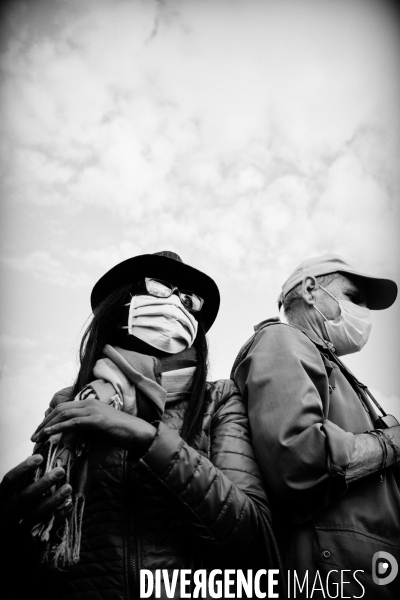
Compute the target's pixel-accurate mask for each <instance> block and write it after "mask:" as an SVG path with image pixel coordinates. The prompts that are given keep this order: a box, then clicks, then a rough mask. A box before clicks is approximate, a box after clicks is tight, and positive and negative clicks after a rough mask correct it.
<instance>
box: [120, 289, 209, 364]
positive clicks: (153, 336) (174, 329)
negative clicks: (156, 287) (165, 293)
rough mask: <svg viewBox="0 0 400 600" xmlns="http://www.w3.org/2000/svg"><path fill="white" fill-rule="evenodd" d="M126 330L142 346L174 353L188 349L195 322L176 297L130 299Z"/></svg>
mask: <svg viewBox="0 0 400 600" xmlns="http://www.w3.org/2000/svg"><path fill="white" fill-rule="evenodd" d="M126 306H129V316H128V325H125V326H124V327H123V329H128V333H129V334H130V335H134V336H135V337H137V338H139V339H140V340H142V341H143V342H146V344H149V345H150V346H153V348H157V349H158V350H161V351H163V352H168V353H170V354H177V353H178V352H182V350H185V349H186V348H189V347H190V346H192V344H193V342H194V340H195V338H196V335H197V326H198V323H197V321H196V319H195V318H194V316H193V315H192V314H191V313H190V312H189V311H188V310H187V309H186V308H185V307H184V306H183V304H182V302H181V301H180V299H179V297H178V296H177V295H176V294H172V296H170V297H169V298H156V297H155V296H148V295H139V296H132V299H131V301H130V303H129V304H127V305H126Z"/></svg>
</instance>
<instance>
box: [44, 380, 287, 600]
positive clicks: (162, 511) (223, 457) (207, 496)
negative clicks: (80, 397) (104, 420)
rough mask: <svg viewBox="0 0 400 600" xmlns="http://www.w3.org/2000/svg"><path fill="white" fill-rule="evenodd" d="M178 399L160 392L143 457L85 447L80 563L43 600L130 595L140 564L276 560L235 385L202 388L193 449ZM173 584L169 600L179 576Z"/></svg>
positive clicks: (111, 599) (116, 599) (60, 397)
mask: <svg viewBox="0 0 400 600" xmlns="http://www.w3.org/2000/svg"><path fill="white" fill-rule="evenodd" d="M66 396H68V397H69V396H70V388H67V389H65V390H62V391H61V392H59V393H58V394H56V396H55V397H54V398H53V401H52V404H53V406H54V405H55V404H58V403H59V402H63V401H65V400H66ZM187 396H188V394H187V393H183V392H180V393H175V394H172V395H171V394H169V397H168V401H167V404H166V410H165V413H164V415H163V418H162V422H161V423H160V424H159V426H158V434H157V436H156V438H155V440H154V442H153V443H152V445H151V446H150V448H149V450H148V451H147V453H146V454H145V455H144V456H142V457H140V458H138V457H134V456H131V455H130V454H129V453H127V452H126V451H125V450H123V449H121V448H117V447H113V446H106V445H104V444H102V445H100V444H99V445H92V446H91V450H90V465H89V470H90V471H89V481H90V487H89V491H88V494H87V499H86V506H85V512H84V519H83V529H82V545H81V559H80V561H79V563H78V564H77V565H75V566H74V567H72V568H71V569H69V570H68V572H67V573H62V574H60V575H57V588H58V592H57V593H56V594H55V595H54V594H53V595H51V597H52V598H53V597H55V598H60V599H62V600H73V599H74V600H75V599H76V600H77V599H79V600H128V599H133V598H139V588H138V582H139V571H140V569H150V570H152V571H154V570H155V569H169V570H172V569H192V571H193V570H196V569H201V568H204V569H212V568H219V569H224V568H227V567H229V568H233V569H243V570H245V569H247V568H252V569H259V568H265V569H267V568H272V567H277V566H278V563H277V558H276V553H275V550H274V541H273V538H271V536H270V535H269V534H268V529H269V523H270V520H269V508H268V503H267V499H266V495H265V492H264V488H263V484H262V481H261V477H260V473H259V470H258V466H257V464H256V462H255V458H254V454H253V450H252V447H251V443H250V432H249V425H248V419H247V414H246V410H245V407H244V405H243V403H242V400H241V397H240V395H239V393H238V391H237V389H236V387H235V385H234V384H233V382H232V381H229V380H228V381H223V380H221V381H217V382H215V383H211V384H208V388H207V400H208V401H207V404H206V409H205V412H204V416H203V424H202V431H201V434H200V435H198V436H197V439H196V443H195V444H194V446H195V447H194V448H192V447H190V446H188V445H187V444H186V443H185V442H184V441H183V440H182V438H181V437H180V435H179V431H180V429H181V427H182V421H183V416H184V414H185V410H186V406H187ZM176 589H177V595H176V597H179V582H178V586H177V588H176ZM162 594H164V595H163V596H162V597H165V590H162Z"/></svg>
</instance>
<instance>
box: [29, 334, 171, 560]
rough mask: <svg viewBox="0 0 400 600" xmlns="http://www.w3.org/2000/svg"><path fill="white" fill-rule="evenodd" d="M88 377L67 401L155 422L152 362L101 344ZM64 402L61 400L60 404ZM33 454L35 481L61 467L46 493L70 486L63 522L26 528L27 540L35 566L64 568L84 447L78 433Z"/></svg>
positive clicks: (79, 501)
mask: <svg viewBox="0 0 400 600" xmlns="http://www.w3.org/2000/svg"><path fill="white" fill-rule="evenodd" d="M93 374H94V376H95V378H96V379H95V380H94V381H92V382H91V383H90V384H88V385H87V386H85V387H84V388H83V389H82V390H81V391H80V392H79V394H77V396H76V397H75V398H74V400H73V401H75V402H80V401H82V400H87V399H89V398H93V399H96V400H99V401H100V402H105V403H106V404H109V405H111V406H113V407H114V408H115V409H116V410H122V411H124V412H126V413H128V414H131V415H137V416H139V417H140V418H142V419H144V420H146V421H148V422H152V421H155V420H159V419H160V418H161V416H162V414H163V412H164V407H165V402H166V398H167V392H166V390H165V389H163V388H162V387H161V370H160V363H159V361H158V360H157V359H156V358H154V357H152V356H146V355H143V354H139V353H137V352H133V351H131V350H124V349H122V348H118V347H113V346H110V345H108V344H107V345H106V346H105V347H104V349H103V351H102V357H101V358H100V359H99V360H98V361H97V362H96V364H95V367H94V369H93ZM64 400H65V397H62V398H61V400H60V401H64ZM38 453H39V454H42V455H43V456H44V458H45V460H44V461H43V463H42V464H41V465H40V466H39V467H38V469H37V471H36V474H35V480H38V479H39V478H40V477H43V475H45V474H46V473H48V472H49V471H50V470H51V469H54V468H55V467H63V469H65V473H66V475H65V479H64V480H62V481H61V482H60V483H57V484H55V485H54V486H53V488H52V490H51V493H54V492H55V491H56V490H57V489H58V488H60V487H61V486H62V485H64V484H65V483H69V484H70V485H71V486H72V511H71V512H70V515H69V516H68V517H67V518H65V519H64V521H63V523H62V524H61V525H59V526H57V527H56V525H57V523H56V520H55V517H54V515H53V516H52V517H51V519H49V520H48V521H46V522H42V523H39V524H37V525H35V527H33V529H32V536H33V537H35V538H37V539H38V540H40V542H41V543H40V547H41V550H40V553H41V561H42V562H43V563H45V564H46V565H47V566H49V567H50V568H54V569H66V568H67V567H69V566H71V565H73V564H76V563H77V562H78V561H79V555H80V543H81V530H82V518H83V511H84V507H85V494H86V488H87V473H88V455H89V445H88V443H87V440H86V438H85V436H84V435H83V434H81V433H79V434H77V433H75V432H65V433H63V434H55V435H52V436H50V438H49V439H48V440H47V441H46V442H45V443H39V444H36V446H35V448H34V454H38Z"/></svg>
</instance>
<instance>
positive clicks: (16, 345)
mask: <svg viewBox="0 0 400 600" xmlns="http://www.w3.org/2000/svg"><path fill="white" fill-rule="evenodd" d="M37 345H38V342H37V341H36V340H32V339H31V338H28V337H17V336H12V335H8V334H6V333H2V334H1V335H0V348H1V349H3V350H31V349H32V348H35V347H36V346H37Z"/></svg>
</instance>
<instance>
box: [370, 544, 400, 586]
mask: <svg viewBox="0 0 400 600" xmlns="http://www.w3.org/2000/svg"><path fill="white" fill-rule="evenodd" d="M398 571H399V565H398V564H397V560H396V559H395V557H394V556H392V555H391V554H389V552H384V551H383V550H380V551H379V552H375V554H374V555H373V557H372V579H373V581H374V583H376V584H377V585H387V584H388V583H392V581H393V580H394V579H395V577H396V575H397V573H398Z"/></svg>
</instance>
